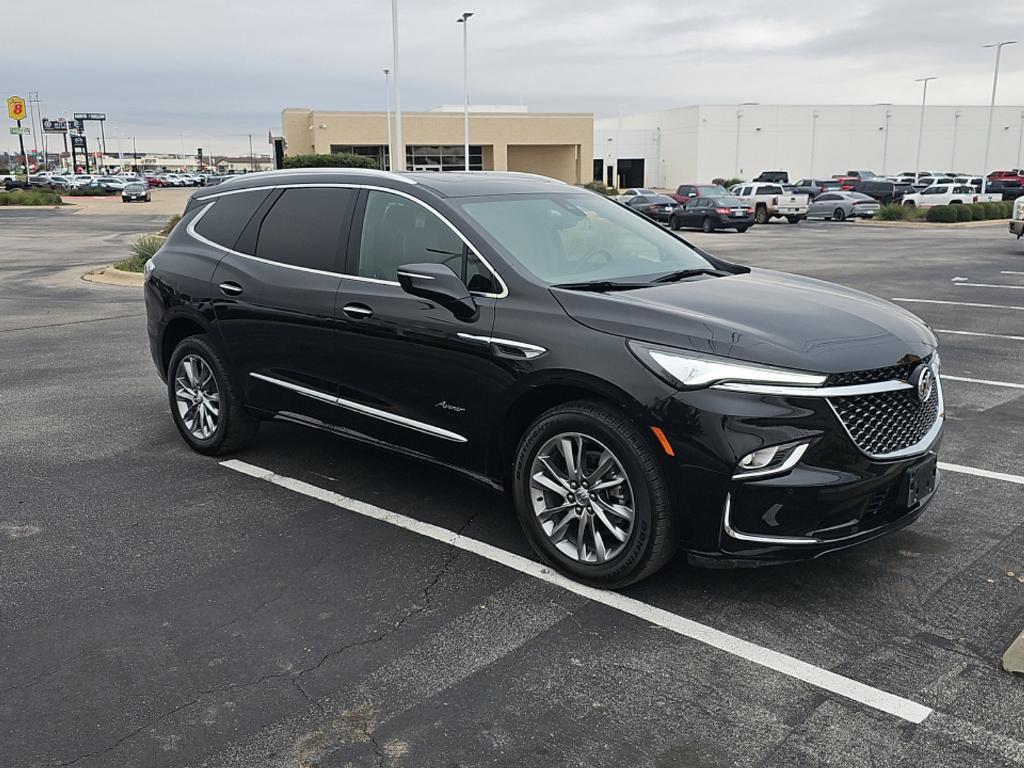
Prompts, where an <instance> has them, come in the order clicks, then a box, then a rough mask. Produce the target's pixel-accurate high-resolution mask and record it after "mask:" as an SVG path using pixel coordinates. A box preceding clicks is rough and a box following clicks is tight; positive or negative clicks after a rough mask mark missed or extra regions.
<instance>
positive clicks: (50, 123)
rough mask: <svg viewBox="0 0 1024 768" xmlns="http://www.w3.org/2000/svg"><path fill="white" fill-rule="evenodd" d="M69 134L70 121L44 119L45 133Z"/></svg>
mask: <svg viewBox="0 0 1024 768" xmlns="http://www.w3.org/2000/svg"><path fill="white" fill-rule="evenodd" d="M67 132H68V121H67V120H66V119H65V118H63V117H58V118H57V119H56V120H50V119H49V118H47V117H44V118H43V133H67Z"/></svg>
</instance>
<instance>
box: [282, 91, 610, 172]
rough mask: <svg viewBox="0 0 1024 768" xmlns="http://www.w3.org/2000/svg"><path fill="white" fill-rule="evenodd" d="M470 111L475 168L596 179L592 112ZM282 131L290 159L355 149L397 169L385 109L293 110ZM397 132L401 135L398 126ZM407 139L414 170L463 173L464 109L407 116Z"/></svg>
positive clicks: (408, 163)
mask: <svg viewBox="0 0 1024 768" xmlns="http://www.w3.org/2000/svg"><path fill="white" fill-rule="evenodd" d="M470 110H471V111H470V115H469V144H470V147H469V150H470V170H484V171H522V172H527V173H539V174H542V175H544V176H551V177H553V178H556V179H561V180H562V181H566V182H569V183H570V184H582V183H586V182H588V181H590V178H591V176H592V175H593V171H592V162H593V152H594V150H593V146H594V116H593V115H592V114H582V113H531V112H528V111H527V110H526V108H525V107H471V108H470ZM392 121H394V115H392ZM281 128H282V131H283V135H284V140H285V155H303V154H311V153H315V154H329V153H335V152H352V153H355V154H360V155H366V156H368V157H372V158H373V159H375V160H376V161H377V163H378V166H379V167H380V168H385V169H386V168H389V167H391V166H390V164H389V161H390V155H391V152H390V151H389V147H388V124H387V116H386V113H385V112H322V111H318V110H310V109H285V110H284V111H282V113H281ZM392 132H393V135H394V126H392ZM402 140H403V143H404V144H405V168H406V170H417V171H455V170H463V168H464V167H465V151H464V145H463V114H462V108H461V107H457V108H455V107H441V108H439V109H437V110H433V111H430V112H403V113H402ZM395 168H396V169H397V164H395Z"/></svg>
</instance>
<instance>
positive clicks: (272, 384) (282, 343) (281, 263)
mask: <svg viewBox="0 0 1024 768" xmlns="http://www.w3.org/2000/svg"><path fill="white" fill-rule="evenodd" d="M357 197H358V192H357V191H356V190H354V189H348V188H340V187H314V186H303V187H296V188H292V189H285V190H283V191H276V192H274V193H273V194H272V195H271V197H270V198H268V199H267V201H266V202H265V203H264V204H263V206H261V209H260V211H259V212H257V214H256V216H254V217H253V219H252V221H250V223H249V225H248V227H247V228H246V230H245V232H243V234H242V237H241V238H240V240H239V242H238V245H237V246H236V250H233V251H229V252H228V253H227V255H226V256H225V257H224V258H223V259H222V260H221V262H220V264H219V265H218V266H217V270H216V272H215V273H214V276H213V286H214V292H215V294H217V295H218V298H217V299H216V300H215V310H216V313H217V325H218V327H219V329H220V332H221V334H222V335H223V337H224V341H225V346H226V348H227V350H228V352H229V354H230V355H231V358H232V362H233V365H234V368H235V370H236V371H238V373H239V377H240V378H241V381H239V382H238V384H239V385H240V386H242V387H244V389H245V392H246V395H247V399H248V402H249V403H250V404H251V405H252V406H254V407H256V408H259V409H261V410H264V411H267V412H270V413H277V414H281V415H284V416H289V417H295V418H300V419H306V418H312V419H314V420H316V421H320V422H325V423H328V424H336V423H337V415H338V414H337V411H338V409H337V408H336V407H335V406H334V405H333V399H334V398H335V397H336V395H337V389H338V378H337V362H336V357H335V343H336V341H337V324H336V321H335V315H334V312H335V301H336V299H337V293H338V288H339V286H340V285H341V275H340V273H341V265H342V263H343V261H344V249H345V247H346V245H347V242H348V235H349V228H350V226H351V222H352V215H353V211H354V209H355V202H356V199H357ZM224 199H228V198H224ZM217 204H218V205H219V204H220V203H217Z"/></svg>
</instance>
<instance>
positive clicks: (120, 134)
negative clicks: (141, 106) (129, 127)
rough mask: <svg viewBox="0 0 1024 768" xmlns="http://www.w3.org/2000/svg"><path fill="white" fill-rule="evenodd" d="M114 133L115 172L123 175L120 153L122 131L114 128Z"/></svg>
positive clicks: (122, 157)
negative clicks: (115, 143)
mask: <svg viewBox="0 0 1024 768" xmlns="http://www.w3.org/2000/svg"><path fill="white" fill-rule="evenodd" d="M114 132H115V133H116V134H117V172H118V173H119V174H123V173H124V153H123V152H121V136H122V133H123V131H122V130H121V129H120V128H115V129H114Z"/></svg>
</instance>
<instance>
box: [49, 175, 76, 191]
mask: <svg viewBox="0 0 1024 768" xmlns="http://www.w3.org/2000/svg"><path fill="white" fill-rule="evenodd" d="M46 186H47V187H49V188H50V189H55V190H61V191H64V192H66V191H68V190H70V189H71V187H72V186H73V180H72V179H71V178H69V177H67V176H58V175H56V174H52V175H50V176H47V177H46Z"/></svg>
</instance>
